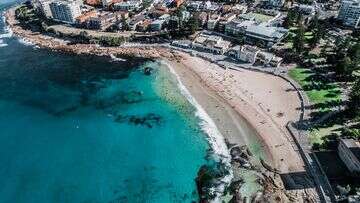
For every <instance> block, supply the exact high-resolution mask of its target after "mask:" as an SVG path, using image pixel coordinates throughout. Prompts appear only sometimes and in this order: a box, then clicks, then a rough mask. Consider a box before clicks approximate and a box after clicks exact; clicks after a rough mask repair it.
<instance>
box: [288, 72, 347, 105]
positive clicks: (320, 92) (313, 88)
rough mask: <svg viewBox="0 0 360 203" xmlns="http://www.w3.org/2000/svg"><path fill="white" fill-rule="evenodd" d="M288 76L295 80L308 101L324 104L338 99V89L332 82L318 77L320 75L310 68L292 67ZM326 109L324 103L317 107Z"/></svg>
mask: <svg viewBox="0 0 360 203" xmlns="http://www.w3.org/2000/svg"><path fill="white" fill-rule="evenodd" d="M289 76H290V77H291V78H293V79H294V80H296V81H297V82H298V83H299V84H300V85H301V87H302V88H303V89H304V90H305V92H306V94H307V96H308V97H309V99H310V101H311V102H312V103H314V104H326V103H332V102H336V101H339V100H340V93H341V92H340V90H339V88H338V86H337V85H336V84H334V83H331V82H329V81H326V80H325V79H320V77H319V76H318V75H317V74H316V73H315V72H313V71H312V70H310V69H305V68H294V69H291V70H290V71H289ZM319 108H320V109H321V110H326V109H327V107H326V105H324V106H322V107H319Z"/></svg>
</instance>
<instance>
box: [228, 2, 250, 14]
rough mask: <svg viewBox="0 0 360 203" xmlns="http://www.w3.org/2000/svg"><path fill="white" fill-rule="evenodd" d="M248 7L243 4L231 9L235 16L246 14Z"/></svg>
mask: <svg viewBox="0 0 360 203" xmlns="http://www.w3.org/2000/svg"><path fill="white" fill-rule="evenodd" d="M247 9H248V7H247V6H246V5H243V4H235V5H234V6H233V7H232V8H231V12H233V13H235V14H244V13H246V11H247Z"/></svg>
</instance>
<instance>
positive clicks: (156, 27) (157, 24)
mask: <svg viewBox="0 0 360 203" xmlns="http://www.w3.org/2000/svg"><path fill="white" fill-rule="evenodd" d="M165 22H166V20H161V19H158V20H155V21H153V22H152V23H151V24H150V29H151V31H160V30H161V29H162V28H163V25H164V24H165Z"/></svg>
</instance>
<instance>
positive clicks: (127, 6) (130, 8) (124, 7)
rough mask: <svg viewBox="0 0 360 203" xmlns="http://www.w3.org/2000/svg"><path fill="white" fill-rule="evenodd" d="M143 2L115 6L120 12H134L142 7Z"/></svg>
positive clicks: (127, 2) (128, 2)
mask: <svg viewBox="0 0 360 203" xmlns="http://www.w3.org/2000/svg"><path fill="white" fill-rule="evenodd" d="M141 3H142V2H141V1H123V2H119V3H115V4H114V5H113V7H114V9H115V10H118V11H134V10H137V9H139V8H140V7H141Z"/></svg>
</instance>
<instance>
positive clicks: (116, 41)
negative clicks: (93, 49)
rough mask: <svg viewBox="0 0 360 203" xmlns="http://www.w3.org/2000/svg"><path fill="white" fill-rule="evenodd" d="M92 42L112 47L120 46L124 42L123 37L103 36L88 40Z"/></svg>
mask: <svg viewBox="0 0 360 203" xmlns="http://www.w3.org/2000/svg"><path fill="white" fill-rule="evenodd" d="M90 41H92V42H94V43H98V44H101V45H103V46H110V47H114V46H120V45H122V44H123V43H124V42H125V39H124V37H105V36H102V37H100V38H96V39H93V40H90Z"/></svg>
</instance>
